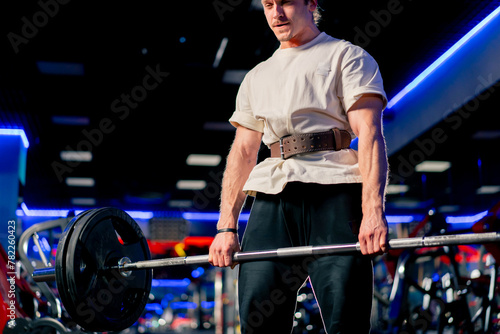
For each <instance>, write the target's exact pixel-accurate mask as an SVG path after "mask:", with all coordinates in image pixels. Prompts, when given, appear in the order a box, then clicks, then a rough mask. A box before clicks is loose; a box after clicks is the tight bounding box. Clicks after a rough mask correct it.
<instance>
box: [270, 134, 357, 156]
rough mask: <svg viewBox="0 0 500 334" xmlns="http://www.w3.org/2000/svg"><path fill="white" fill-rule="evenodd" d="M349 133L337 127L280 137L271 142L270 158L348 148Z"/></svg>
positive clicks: (349, 141)
mask: <svg viewBox="0 0 500 334" xmlns="http://www.w3.org/2000/svg"><path fill="white" fill-rule="evenodd" d="M350 145H351V135H350V134H349V132H347V131H346V130H339V129H337V128H335V129H331V130H329V131H325V132H317V133H303V134H295V135H288V136H284V137H281V138H280V140H279V141H277V142H275V143H272V144H271V145H270V146H269V148H270V149H271V158H281V159H288V158H290V157H292V156H294V155H296V154H299V153H308V152H317V151H340V150H342V149H346V148H349V146H350Z"/></svg>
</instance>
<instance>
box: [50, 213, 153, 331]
mask: <svg viewBox="0 0 500 334" xmlns="http://www.w3.org/2000/svg"><path fill="white" fill-rule="evenodd" d="M59 247H62V248H59ZM57 254H58V257H57V258H56V277H57V284H58V290H59V294H60V297H61V301H62V303H63V305H64V307H65V309H66V311H67V312H68V314H69V315H70V316H71V318H72V319H73V320H74V321H75V322H76V323H77V324H79V325H80V326H81V327H82V328H84V329H85V330H87V331H120V330H123V329H126V328H129V327H130V326H132V325H133V324H134V323H135V322H136V321H137V319H138V318H139V317H140V315H141V314H142V312H143V311H144V307H145V306H146V303H147V301H148V298H149V293H150V291H151V280H152V270H140V271H134V272H132V274H131V275H130V276H128V277H124V276H122V275H121V274H120V273H119V272H118V270H116V269H109V267H111V266H115V265H116V264H118V261H119V260H120V259H121V258H123V257H128V258H130V259H131V261H132V262H136V261H143V260H149V259H151V256H150V253H149V248H148V245H147V240H146V238H145V237H144V234H143V233H142V231H141V229H140V227H139V226H138V225H137V223H136V222H135V221H134V220H133V219H132V218H131V217H130V216H129V215H128V214H127V213H125V212H123V211H121V210H119V209H116V208H103V209H95V210H90V211H87V212H85V213H83V214H82V215H80V216H79V217H78V218H76V219H74V221H72V224H70V225H69V226H68V228H67V229H65V231H64V237H63V238H61V241H60V244H59V245H58V252H57Z"/></svg>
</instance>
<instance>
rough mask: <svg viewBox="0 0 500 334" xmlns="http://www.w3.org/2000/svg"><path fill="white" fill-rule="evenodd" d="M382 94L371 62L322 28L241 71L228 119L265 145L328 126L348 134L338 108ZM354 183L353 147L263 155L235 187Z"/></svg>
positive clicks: (269, 189)
mask: <svg viewBox="0 0 500 334" xmlns="http://www.w3.org/2000/svg"><path fill="white" fill-rule="evenodd" d="M367 93H373V94H379V95H381V96H382V97H383V99H384V107H385V105H386V103H387V98H386V95H385V92H384V88H383V82H382V77H381V75H380V72H379V68H378V64H377V63H376V61H375V60H374V59H373V58H372V57H371V56H370V55H369V54H368V53H367V52H366V51H364V50H363V49H361V48H360V47H357V46H355V45H352V44H351V43H349V42H346V41H344V40H339V39H335V38H333V37H331V36H329V35H327V34H326V33H324V32H322V33H321V34H319V35H318V36H317V37H316V38H314V39H313V40H312V41H310V42H309V43H307V44H304V45H301V46H299V47H295V48H287V49H278V50H277V51H276V52H275V53H274V54H273V55H272V56H271V57H270V58H269V59H268V60H266V61H264V62H262V63H260V64H258V65H257V66H256V67H255V68H254V69H252V70H251V71H250V72H249V73H247V75H246V76H245V78H244V80H243V82H242V84H241V86H240V89H239V91H238V95H237V98H236V110H235V112H234V113H233V115H232V117H231V118H230V120H229V121H230V122H231V124H233V125H234V126H238V125H241V126H244V127H246V128H249V129H252V130H255V131H259V132H262V133H263V137H262V141H263V142H264V144H266V145H268V146H269V145H270V144H272V143H274V142H276V141H278V140H279V139H280V138H281V137H283V136H286V135H289V134H296V133H314V132H322V131H328V130H330V129H332V128H339V129H344V130H347V131H349V132H350V133H351V136H352V138H355V135H354V133H353V132H352V130H351V127H350V125H349V122H348V119H347V113H346V111H347V110H349V109H350V108H351V107H352V105H353V104H354V103H355V102H356V101H357V100H358V99H359V98H360V97H361V95H362V94H367ZM292 181H299V182H304V183H320V184H338V183H359V182H361V181H362V180H361V175H360V172H359V167H358V155H357V152H356V151H355V150H353V149H345V150H341V151H320V152H314V153H303V154H299V155H296V156H293V157H291V158H289V159H287V160H282V159H281V158H267V159H265V160H264V161H262V162H260V163H259V164H258V165H257V166H255V168H254V169H253V170H252V172H251V174H250V176H249V178H248V180H247V182H246V184H245V186H244V187H243V191H245V192H246V193H247V194H249V195H255V193H256V192H262V193H267V194H277V193H279V192H281V191H282V190H283V188H284V187H285V186H286V184H287V183H288V182H292Z"/></svg>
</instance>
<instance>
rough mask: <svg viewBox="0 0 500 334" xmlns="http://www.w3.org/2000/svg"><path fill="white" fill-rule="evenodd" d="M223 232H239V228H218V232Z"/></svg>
mask: <svg viewBox="0 0 500 334" xmlns="http://www.w3.org/2000/svg"><path fill="white" fill-rule="evenodd" d="M223 232H232V233H236V234H237V233H238V230H237V229H235V228H221V229H220V230H217V233H223Z"/></svg>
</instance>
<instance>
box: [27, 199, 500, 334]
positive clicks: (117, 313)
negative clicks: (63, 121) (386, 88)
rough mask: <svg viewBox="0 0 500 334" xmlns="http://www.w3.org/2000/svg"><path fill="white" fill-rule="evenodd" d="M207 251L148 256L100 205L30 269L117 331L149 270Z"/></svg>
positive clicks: (132, 226) (292, 250)
mask: <svg viewBox="0 0 500 334" xmlns="http://www.w3.org/2000/svg"><path fill="white" fill-rule="evenodd" d="M498 242H500V233H497V232H489V233H471V234H455V235H439V236H428V237H416V238H400V239H392V240H389V241H388V246H389V249H392V250H396V249H412V248H421V247H442V246H453V245H465V244H486V243H498ZM359 251H360V244H359V242H358V243H350V244H337V245H322V246H302V247H286V248H278V249H274V250H262V251H252V252H236V253H234V254H233V262H248V261H258V260H272V259H279V258H288V257H307V256H321V255H333V254H345V253H355V252H359ZM208 263H209V262H208V255H196V256H186V257H175V258H163V259H151V254H150V252H149V247H148V243H147V239H146V237H145V236H144V234H143V232H142V230H141V229H140V227H139V225H138V224H137V223H136V222H135V221H134V220H133V219H132V218H131V217H130V216H129V215H128V214H127V213H126V212H124V211H122V210H119V209H116V208H101V209H93V210H87V211H85V212H82V213H81V214H79V215H78V216H76V217H75V218H73V219H72V220H71V221H70V222H69V224H68V226H67V227H66V228H65V230H64V231H63V233H62V234H61V237H60V239H59V243H58V245H57V252H56V257H55V267H47V268H43V269H37V270H34V272H33V274H32V276H33V279H34V280H35V281H36V282H48V281H53V280H55V281H56V284H57V289H58V291H59V297H60V299H61V302H62V304H63V306H64V307H65V309H66V311H67V312H68V314H69V315H70V317H71V319H72V320H74V321H75V323H76V324H78V325H79V326H80V327H82V328H84V329H85V330H87V331H96V332H98V331H101V332H102V331H120V330H123V329H126V328H129V327H130V326H132V325H133V324H134V323H135V322H136V321H137V319H138V318H139V317H140V316H141V314H142V312H143V311H144V308H145V306H146V304H147V303H148V301H149V296H150V291H151V287H152V281H153V274H152V269H154V268H161V267H170V266H181V265H205V264H208Z"/></svg>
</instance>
